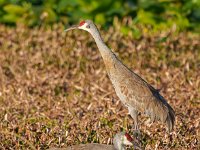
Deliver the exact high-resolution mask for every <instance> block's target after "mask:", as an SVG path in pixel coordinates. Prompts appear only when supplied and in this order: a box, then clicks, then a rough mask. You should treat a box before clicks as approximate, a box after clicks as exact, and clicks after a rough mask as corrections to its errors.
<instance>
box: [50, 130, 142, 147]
mask: <svg viewBox="0 0 200 150" xmlns="http://www.w3.org/2000/svg"><path fill="white" fill-rule="evenodd" d="M113 144H114V145H106V144H97V143H91V144H80V145H74V146H69V147H67V148H50V149H48V150H125V149H126V148H125V146H126V145H130V146H134V149H139V150H141V148H140V147H138V146H137V144H136V142H134V140H133V139H132V137H131V136H130V135H129V134H128V133H125V132H120V133H117V134H116V135H115V137H114V139H113Z"/></svg>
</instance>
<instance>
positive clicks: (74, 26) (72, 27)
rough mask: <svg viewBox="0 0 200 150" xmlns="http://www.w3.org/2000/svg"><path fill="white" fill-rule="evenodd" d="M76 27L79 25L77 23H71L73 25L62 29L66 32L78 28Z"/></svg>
mask: <svg viewBox="0 0 200 150" xmlns="http://www.w3.org/2000/svg"><path fill="white" fill-rule="evenodd" d="M78 27H79V26H78V25H73V26H71V27H69V28H68V29H65V30H64V31H65V32H67V31H69V30H73V29H78Z"/></svg>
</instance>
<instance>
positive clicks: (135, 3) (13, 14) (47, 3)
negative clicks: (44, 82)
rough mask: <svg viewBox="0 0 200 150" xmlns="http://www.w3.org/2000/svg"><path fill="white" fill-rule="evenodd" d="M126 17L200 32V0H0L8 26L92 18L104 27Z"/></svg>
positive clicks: (0, 16) (1, 13)
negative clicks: (116, 19)
mask: <svg viewBox="0 0 200 150" xmlns="http://www.w3.org/2000/svg"><path fill="white" fill-rule="evenodd" d="M126 17H131V18H132V19H133V24H134V25H136V26H137V25H140V26H145V27H148V28H151V29H152V30H154V31H159V30H166V29H169V28H171V27H173V26H174V25H176V28H177V30H178V31H184V30H190V31H193V32H200V0H117V1H115V0H101V1H99V0H0V22H1V23H5V24H9V25H15V24H16V23H23V24H25V25H27V26H30V27H32V26H35V25H43V24H47V25H51V24H53V23H55V22H62V23H63V24H66V25H67V24H72V23H77V22H78V21H80V20H82V19H93V20H94V21H95V22H96V23H97V24H100V25H103V27H105V28H106V27H109V26H111V25H113V20H114V18H119V20H122V19H123V18H126ZM134 25H133V26H134ZM127 30H135V29H133V28H132V26H128V27H124V29H123V30H122V32H126V31H127Z"/></svg>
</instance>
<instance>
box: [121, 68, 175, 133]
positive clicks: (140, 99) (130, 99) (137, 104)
mask: <svg viewBox="0 0 200 150" xmlns="http://www.w3.org/2000/svg"><path fill="white" fill-rule="evenodd" d="M125 72H126V73H125V74H126V75H125V76H124V78H122V80H121V82H120V88H121V92H122V94H123V95H126V104H127V105H128V107H133V108H134V109H136V110H138V111H140V112H144V113H145V114H147V115H148V116H149V117H150V118H151V120H152V121H156V120H160V121H161V122H163V123H166V124H167V126H168V129H169V131H171V130H172V129H173V126H174V122H175V112H174V110H173V109H172V107H171V106H170V105H169V104H168V103H167V101H166V100H165V99H164V98H163V96H161V95H160V93H159V90H156V89H155V88H153V87H152V86H151V85H150V84H148V83H147V82H146V81H145V80H143V79H142V78H141V77H140V76H138V75H137V74H135V73H134V72H132V71H131V70H126V71H125Z"/></svg>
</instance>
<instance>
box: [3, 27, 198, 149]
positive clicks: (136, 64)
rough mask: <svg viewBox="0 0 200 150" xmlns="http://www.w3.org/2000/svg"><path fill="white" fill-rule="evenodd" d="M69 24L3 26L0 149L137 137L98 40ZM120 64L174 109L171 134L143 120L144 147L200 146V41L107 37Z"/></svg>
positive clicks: (112, 32) (111, 31)
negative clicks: (124, 134) (67, 26)
mask: <svg viewBox="0 0 200 150" xmlns="http://www.w3.org/2000/svg"><path fill="white" fill-rule="evenodd" d="M63 29H64V27H63V26H61V25H54V26H53V28H43V27H41V28H33V29H27V28H25V27H21V26H18V27H16V28H10V27H6V26H3V25H0V112H1V113H0V120H1V122H0V149H30V148H32V149H46V148H48V147H52V146H56V147H66V146H67V145H73V144H79V143H91V142H98V143H105V144H111V143H112V137H113V136H114V135H115V133H117V132H119V131H121V130H126V131H128V132H129V133H130V134H132V131H133V129H132V126H133V120H132V119H131V117H130V116H129V115H128V114H127V110H126V108H125V107H124V106H122V104H121V102H120V101H119V99H118V98H117V97H116V94H115V93H114V90H113V87H112V85H111V82H110V80H109V79H108V76H107V74H106V71H105V66H104V64H103V60H102V59H101V56H100V53H99V52H98V50H97V47H96V45H95V43H94V41H93V39H92V38H91V37H90V36H89V34H87V33H86V32H83V31H73V32H69V33H68V34H66V33H64V32H63ZM103 37H104V39H105V41H106V43H108V44H109V46H110V47H112V49H114V51H115V53H116V54H117V55H118V56H119V57H120V59H121V60H123V62H124V63H125V64H126V65H127V66H129V67H130V68H132V69H133V70H134V71H135V72H136V73H138V74H139V75H141V76H142V77H143V78H144V79H146V80H147V81H148V82H149V83H151V84H152V85H154V87H156V88H162V90H161V93H162V94H163V95H164V97H165V98H166V99H167V100H168V102H169V103H170V104H171V105H172V107H173V108H174V109H175V111H176V126H175V130H174V133H172V135H171V136H170V137H169V136H168V135H167V133H166V129H165V127H164V126H163V125H162V124H159V123H154V124H152V125H148V124H147V123H146V120H147V118H145V117H143V115H142V116H140V117H139V119H140V123H141V125H140V126H141V131H142V145H143V147H145V148H146V149H155V148H156V147H157V148H158V149H198V148H199V136H200V135H199V126H200V124H199V122H200V37H199V35H193V34H190V33H181V34H179V35H169V37H168V38H167V40H166V41H164V42H162V40H160V38H161V37H162V35H160V36H148V35H145V34H144V35H143V37H142V38H140V39H138V40H135V39H133V38H131V37H130V36H126V37H124V36H122V35H121V34H120V32H118V31H117V30H115V29H113V28H110V29H109V31H108V32H107V33H106V32H104V33H103Z"/></svg>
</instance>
